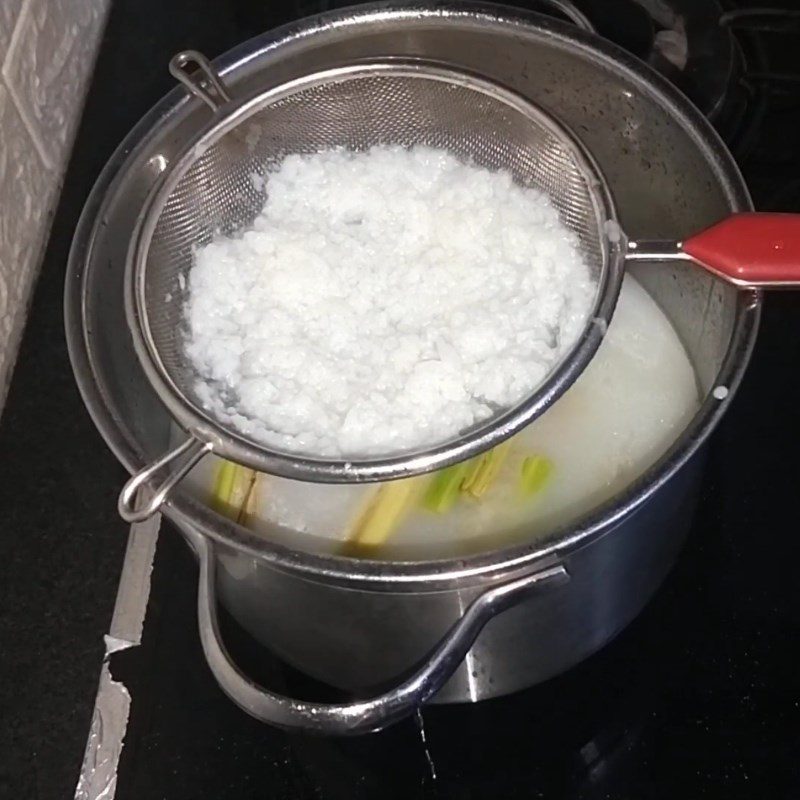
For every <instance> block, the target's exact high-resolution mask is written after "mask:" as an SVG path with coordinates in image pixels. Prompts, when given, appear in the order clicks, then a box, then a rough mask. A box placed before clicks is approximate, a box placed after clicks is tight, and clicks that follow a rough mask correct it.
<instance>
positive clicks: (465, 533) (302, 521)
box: [191, 276, 699, 559]
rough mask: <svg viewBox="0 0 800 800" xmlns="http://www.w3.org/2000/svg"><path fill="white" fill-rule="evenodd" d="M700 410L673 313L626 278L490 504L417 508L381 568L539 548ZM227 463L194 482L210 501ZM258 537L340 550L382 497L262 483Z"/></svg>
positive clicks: (629, 476)
mask: <svg viewBox="0 0 800 800" xmlns="http://www.w3.org/2000/svg"><path fill="white" fill-rule="evenodd" d="M698 405H699V397H698V391H697V385H696V381H695V375H694V371H693V369H692V366H691V364H690V362H689V359H688V357H687V355H686V352H685V351H684V349H683V346H682V345H681V343H680V341H679V340H678V337H677V335H676V333H675V331H674V330H673V328H672V326H671V325H670V323H669V321H668V320H667V318H666V317H665V315H664V314H663V313H662V312H661V310H660V309H659V308H658V306H657V305H656V303H655V302H654V301H653V299H652V298H651V297H650V296H649V295H648V294H647V292H646V291H645V290H644V289H643V288H642V287H641V286H640V284H639V283H637V281H636V280H635V279H633V278H632V277H630V276H626V278H625V281H624V284H623V288H622V293H621V295H620V298H619V304H618V306H617V310H616V312H615V315H614V318H613V321H612V324H611V325H610V327H609V330H608V333H607V335H606V338H605V340H604V341H603V344H602V345H601V347H600V349H599V350H598V352H597V355H596V356H595V358H594V360H593V361H592V362H591V364H590V365H589V367H588V368H587V369H586V371H585V372H584V373H583V375H581V377H580V378H579V379H578V380H577V381H576V383H575V384H574V386H573V387H572V388H571V389H570V390H569V391H568V392H567V393H566V394H565V395H564V397H562V398H561V399H560V400H559V401H558V402H557V403H556V404H555V405H554V406H553V407H552V408H551V409H550V410H548V411H547V412H546V413H545V414H544V415H543V416H542V417H540V418H539V419H538V420H536V421H535V422H533V423H532V424H531V425H530V426H528V428H526V429H525V430H524V431H522V432H521V433H519V434H517V436H516V437H514V439H513V440H512V445H511V448H510V452H509V455H508V457H507V458H506V460H505V461H504V462H503V466H502V467H501V471H500V474H499V475H498V477H497V479H496V480H495V482H494V483H493V484H492V485H491V487H490V489H489V490H488V491H487V492H486V493H485V495H484V496H483V497H482V498H481V499H480V500H473V499H460V500H459V501H458V502H457V503H456V504H455V505H454V506H453V507H452V508H450V509H449V510H447V511H445V512H443V513H435V512H432V511H429V510H426V509H424V508H422V507H420V506H419V504H415V505H414V508H413V510H412V511H410V512H409V513H408V514H407V515H406V516H405V518H404V519H403V520H402V522H401V523H400V524H399V525H398V526H397V527H396V529H394V530H393V531H392V533H391V535H390V537H389V538H388V539H387V541H386V542H385V543H384V544H382V545H381V546H380V547H379V548H378V549H376V550H374V551H372V552H370V556H372V557H381V558H402V559H407V558H426V557H445V556H452V555H460V554H464V553H469V552H474V551H476V550H480V549H491V548H494V547H498V546H502V545H506V544H509V543H512V542H515V541H529V540H531V539H535V538H536V537H541V536H545V535H547V534H548V533H549V532H552V531H553V530H554V529H555V528H557V527H560V526H562V525H564V524H566V523H569V522H570V521H571V520H574V519H576V518H577V517H579V516H581V515H582V514H584V513H586V512H587V511H589V510H591V509H592V508H594V507H596V506H597V505H599V504H601V503H603V502H604V501H606V500H608V499H610V498H611V497H612V496H613V495H615V494H616V493H618V492H619V491H621V490H622V489H624V488H625V487H626V486H627V485H628V484H630V483H631V482H632V481H633V480H635V479H636V478H637V477H638V476H639V475H640V474H641V473H642V472H643V471H644V470H645V469H647V467H649V466H650V465H651V464H652V463H653V462H655V461H656V460H657V459H658V458H659V457H660V456H661V455H662V454H663V453H664V451H665V450H666V449H667V448H668V447H669V445H670V444H671V443H672V442H673V441H674V440H675V439H676V437H677V436H678V435H679V434H680V432H681V431H682V429H683V428H684V427H685V425H686V424H687V423H688V421H689V420H690V419H691V417H692V416H693V414H694V413H695V411H696V410H697V408H698ZM530 456H542V457H544V458H546V459H547V461H548V462H549V464H550V465H552V468H551V472H550V475H549V478H548V479H547V481H546V483H545V485H544V486H543V487H542V488H541V489H540V490H538V491H536V492H535V493H534V494H533V495H530V496H525V495H524V494H523V493H521V491H520V479H519V476H520V470H521V466H522V462H523V460H524V459H525V458H526V457H530ZM217 465H218V459H215V458H207V459H205V461H204V462H203V464H201V465H200V466H199V467H198V468H197V469H196V470H195V472H194V474H193V476H192V479H191V483H192V485H193V487H194V488H195V490H196V491H202V492H203V493H204V494H205V495H206V496H208V493H209V491H210V489H211V487H212V486H213V481H214V475H215V473H216V470H217ZM256 485H257V495H256V500H257V502H256V507H257V515H256V518H255V519H252V520H251V522H250V524H251V527H253V528H255V529H256V530H259V529H260V530H263V531H264V532H265V533H267V534H268V535H269V536H270V538H273V539H277V540H279V541H282V542H283V543H285V544H288V545H290V546H292V547H294V548H297V549H313V550H320V549H322V550H336V549H339V548H340V547H341V544H342V542H344V541H345V540H346V538H347V536H348V533H349V532H351V531H352V523H353V520H354V518H356V517H357V516H358V514H359V510H360V509H361V508H362V507H363V505H364V503H365V502H366V499H367V496H368V495H367V493H369V492H374V491H376V486H375V485H374V484H372V485H358V486H356V485H353V486H350V485H332V484H328V485H319V484H309V483H303V482H298V481H291V480H287V479H284V478H276V477H273V476H262V477H261V478H260V479H259V481H258V483H257V484H256Z"/></svg>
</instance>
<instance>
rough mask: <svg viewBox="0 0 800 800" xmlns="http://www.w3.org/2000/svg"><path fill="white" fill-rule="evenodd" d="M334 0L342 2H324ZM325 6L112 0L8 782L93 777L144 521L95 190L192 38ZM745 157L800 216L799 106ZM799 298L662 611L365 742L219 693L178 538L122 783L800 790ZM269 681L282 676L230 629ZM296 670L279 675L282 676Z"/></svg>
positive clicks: (36, 367)
mask: <svg viewBox="0 0 800 800" xmlns="http://www.w3.org/2000/svg"><path fill="white" fill-rule="evenodd" d="M325 5H329V6H330V5H333V4H325ZM319 7H320V6H319V3H310V2H309V3H306V4H304V3H303V2H302V0H301V1H300V2H297V3H277V4H267V3H263V2H259V3H256V2H254V1H253V0H228V2H225V3H221V2H218V0H192V1H191V2H190V0H171V2H169V3H165V2H160V3H159V2H156V0H115V2H114V3H113V4H112V12H111V18H110V22H109V26H108V29H107V32H106V35H105V38H104V41H103V45H102V50H101V54H100V58H99V61H98V65H97V71H96V75H95V80H94V83H93V85H92V88H91V91H90V95H89V99H88V101H87V106H86V111H85V115H84V121H83V124H82V127H81V129H80V132H79V134H78V139H77V143H76V147H75V151H74V154H73V158H72V161H71V164H70V168H69V172H68V175H67V178H66V183H65V188H64V192H63V195H62V198H61V202H60V204H59V207H58V210H57V213H56V216H55V223H54V227H53V231H52V235H51V239H50V243H49V246H48V248H47V253H46V256H45V259H44V264H43V267H42V272H41V278H40V280H39V283H38V286H37V289H36V294H35V298H34V302H33V306H32V310H31V315H30V319H29V324H28V327H27V330H26V334H25V338H24V341H23V344H22V349H21V352H20V357H19V362H18V366H17V369H16V371H15V374H14V378H13V382H12V385H11V390H10V393H9V397H8V401H7V405H6V408H5V410H4V413H3V416H2V420H0V453H2V457H1V458H0V500H2V504H3V508H4V514H3V521H2V523H0V797H3V798H5V797H14V798H17V797H19V798H62V797H70V796H71V795H72V793H73V791H74V786H75V781H76V779H77V775H78V770H79V767H80V761H81V757H82V754H83V750H84V746H85V741H86V735H87V731H88V726H89V721H90V717H91V711H92V703H93V699H94V694H95V691H96V687H97V678H98V672H99V668H100V663H101V659H102V655H103V640H102V637H103V634H104V633H106V631H107V630H108V623H109V620H110V616H111V611H112V608H113V603H114V597H115V593H116V583H117V579H118V575H119V569H120V566H121V563H122V557H123V553H124V548H125V536H126V534H127V526H126V525H124V524H123V523H122V522H121V521H120V520H119V518H118V517H117V515H116V509H115V504H116V494H117V491H118V488H119V486H120V484H121V482H122V480H123V477H124V476H123V470H122V468H121V467H120V466H119V465H118V464H117V462H116V461H115V459H114V458H113V456H112V455H111V454H110V452H109V451H108V450H107V448H106V447H105V445H104V444H103V442H102V441H101V439H100V437H99V435H98V434H97V432H96V430H95V428H94V426H93V424H92V423H91V421H90V419H89V417H88V414H87V413H86V411H85V410H84V407H83V404H82V402H81V400H80V398H79V396H78V393H77V390H76V388H75V386H74V383H73V380H72V375H71V370H70V367H69V362H68V359H67V353H66V345H65V342H64V337H63V332H62V317H61V300H62V287H63V279H64V270H65V264H66V258H67V253H68V249H69V245H70V240H71V236H72V232H73V231H74V228H75V225H76V222H77V218H78V215H79V213H80V210H81V206H82V204H83V202H84V200H85V198H86V196H87V194H88V192H89V190H90V188H91V185H92V183H93V182H94V180H95V178H96V176H97V174H98V173H99V171H100V169H101V168H102V165H103V164H104V163H105V161H106V160H107V158H108V157H109V156H110V154H111V152H112V151H113V149H114V148H115V147H116V145H117V144H118V143H119V141H120V140H121V139H122V138H123V136H124V135H125V133H126V132H127V131H128V130H129V129H130V128H131V127H132V125H133V124H134V123H135V122H136V120H137V119H138V118H139V117H140V116H141V115H142V114H143V113H144V112H145V111H146V110H147V109H148V108H149V107H150V106H151V105H152V104H153V103H154V102H155V101H156V100H157V99H158V98H159V97H160V96H161V95H162V94H163V93H164V92H165V91H166V90H167V89H169V88H170V87H171V85H172V80H171V79H170V77H169V75H168V74H167V72H166V69H165V67H164V65H165V64H166V63H167V60H168V59H169V57H170V56H171V55H172V54H173V53H174V52H176V51H177V50H179V49H181V48H184V47H189V46H191V47H195V48H197V49H201V50H203V51H205V52H207V53H208V54H209V55H216V54H218V53H220V52H223V51H224V50H226V49H228V48H229V47H231V46H232V45H234V44H236V43H238V42H240V41H242V40H244V39H246V38H248V37H249V36H251V35H253V34H254V33H257V32H260V31H261V30H264V29H267V28H270V27H273V26H274V25H276V24H279V23H280V22H282V21H284V20H285V19H287V18H289V17H292V16H300V15H302V14H304V13H310V12H311V11H312V10H315V9H318V8H319ZM776 110H777V114H776V115H773V117H774V118H773V119H772V121H771V122H770V123H769V124H768V125H766V127H765V128H764V132H763V135H762V137H761V138H760V139H759V145H758V148H757V151H756V153H755V156H754V157H753V158H751V159H750V160H749V161H748V162H747V163H745V165H744V168H745V172H746V175H747V177H748V180H749V182H750V184H751V186H752V187H753V191H754V194H755V197H756V201H757V204H758V205H759V207H761V208H779V209H784V210H789V209H794V210H798V211H800V197H798V192H797V189H798V186H800V166H799V165H798V163H797V161H798V157H797V153H796V144H795V143H794V142H793V141H792V139H793V137H792V136H787V134H786V131H796V130H797V128H798V122H799V121H800V118H799V117H798V113H799V111H798V106H797V103H796V101H791V102H788V101H787V102H786V103H785V104H782V103H777V104H776ZM798 315H800V295H797V294H794V295H789V294H786V295H780V296H778V295H776V296H773V297H770V298H769V299H768V302H767V303H766V309H765V314H764V325H763V330H762V334H761V336H760V338H759V341H758V345H757V349H756V353H755V356H754V360H753V364H752V367H751V369H750V370H749V372H748V375H747V377H746V380H745V382H744V385H743V387H742V389H741V392H740V394H739V395H738V396H737V398H736V400H735V402H734V403H733V404H732V407H731V410H730V413H729V414H728V416H727V417H726V419H725V421H724V423H723V424H722V426H721V427H720V430H719V431H718V433H717V434H716V436H715V437H714V440H713V445H712V447H711V452H710V459H709V466H708V470H707V473H706V480H705V485H704V489H703V499H702V503H701V508H700V512H699V514H698V517H697V521H696V525H695V530H694V532H693V535H692V536H691V538H690V542H689V545H688V547H687V548H686V551H685V552H684V554H683V556H682V557H681V559H680V562H679V564H678V566H677V567H676V569H675V571H674V572H673V574H672V575H671V576H670V578H669V579H668V582H667V583H666V585H665V586H664V588H663V589H662V590H661V591H660V592H659V593H658V595H657V597H656V598H655V600H654V601H653V602H652V603H651V605H650V606H649V607H648V609H647V610H646V611H645V613H644V614H643V615H642V616H641V617H640V618H639V619H638V620H637V621H636V622H635V623H634V625H632V626H631V627H630V628H629V629H628V630H627V631H626V632H625V633H624V634H623V635H622V636H621V637H620V638H619V639H618V640H617V641H615V642H614V643H613V644H612V645H611V646H609V647H608V648H606V649H605V650H603V651H602V652H601V653H599V654H598V655H596V656H595V657H593V658H592V659H590V660H589V661H587V662H586V663H585V664H583V665H581V666H580V667H578V668H577V669H575V670H573V671H571V672H570V673H568V674H567V675H565V676H562V677H561V678H558V679H556V680H554V681H551V682H549V683H548V684H546V685H545V686H544V687H539V688H534V689H532V690H529V691H528V692H525V693H522V694H520V695H515V696H514V697H512V698H507V699H500V700H496V701H491V702H488V703H485V704H480V705H478V706H472V707H459V708H448V709H443V708H434V709H430V710H428V711H426V712H425V726H426V732H427V737H428V743H429V750H430V752H431V756H432V759H433V761H434V764H435V771H436V778H435V779H434V778H433V776H432V774H431V769H430V765H429V763H428V761H427V758H426V755H425V751H424V749H423V748H422V746H421V742H420V738H419V731H418V730H417V728H416V727H415V725H414V723H413V722H408V723H404V724H402V725H399V726H397V727H396V728H394V729H392V730H390V731H387V732H386V733H383V734H380V735H377V736H373V737H364V738H361V739H357V740H346V741H337V740H320V739H307V738H305V737H299V736H288V735H286V734H283V733H280V732H277V731H274V730H271V729H269V728H266V727H264V726H262V725H259V724H258V723H256V722H254V721H252V720H250V719H249V718H247V717H246V716H245V715H244V714H243V713H242V712H240V711H239V710H238V709H236V708H235V707H234V706H233V705H232V704H230V702H229V701H227V700H226V699H225V698H224V697H223V696H222V694H221V692H220V691H219V690H218V688H217V687H216V685H215V684H214V682H213V679H212V677H211V675H210V673H209V671H208V669H207V667H206V665H205V662H204V661H203V657H202V653H201V651H200V647H199V642H198V639H197V634H196V627H195V626H196V621H195V617H194V609H193V604H194V594H193V593H194V584H195V582H196V576H195V567H194V564H193V562H192V559H191V557H190V556H189V554H188V551H187V550H186V548H185V547H184V545H183V543H182V542H181V541H180V540H179V539H178V537H177V536H176V535H175V534H174V533H173V532H172V531H164V532H162V535H161V537H160V541H159V549H158V555H157V559H156V569H155V573H154V577H153V594H152V602H151V604H150V607H149V609H148V618H147V625H146V629H145V638H144V644H143V646H142V648H141V649H140V651H139V652H138V653H133V652H131V653H129V654H122V655H121V656H120V657H118V658H117V659H116V661H115V674H117V673H118V675H119V676H122V677H124V679H125V682H126V684H127V685H128V686H129V688H130V690H131V692H132V695H133V697H134V705H133V708H132V716H131V728H130V733H129V737H128V744H127V745H126V750H125V751H124V755H123V760H122V762H121V765H120V786H119V789H118V797H120V798H123V800H124V799H126V798H136V800H149V798H162V797H166V798H169V799H170V800H179V799H180V798H199V797H209V798H215V800H221V798H228V797H230V798H247V797H261V796H268V797H271V798H278V799H280V798H306V797H308V798H312V797H314V798H323V799H324V800H329V799H330V798H338V797H343V798H348V799H349V798H372V797H381V798H387V797H388V798H392V797H404V798H408V797H458V798H482V797H509V798H511V797H537V796H539V797H547V798H550V797H565V796H568V797H576V798H579V797H586V798H589V797H591V798H594V797H598V798H600V797H603V798H613V799H615V800H616V799H619V800H622V798H632V799H633V798H635V800H645V798H662V797H664V798H666V797H670V798H671V797H674V796H686V797H701V796H709V797H717V796H724V797H726V798H759V800H760V798H764V797H770V798H776V799H777V800H782V798H786V799H787V800H789V798H795V797H798V796H800V765H799V764H798V761H797V757H796V755H795V752H796V749H797V746H798V744H800V671H799V670H798V669H797V668H796V663H795V661H794V660H793V659H792V654H793V652H794V650H795V649H796V647H795V646H794V643H795V642H796V641H798V640H800V572H799V570H800V567H799V566H798V565H799V564H800V535H799V533H798V524H797V521H796V518H797V513H796V510H795V507H794V504H793V501H794V498H795V495H796V494H797V486H798V483H797V481H798V475H799V474H800V470H798V467H797V456H796V449H797V445H798V442H800V414H798V408H800V370H798V364H800V323H798V320H799V319H800V316H798ZM228 635H229V636H230V637H231V638H232V641H233V642H234V643H237V642H238V647H239V653H240V656H241V658H242V659H243V660H244V661H245V662H249V663H250V666H251V668H252V669H253V670H254V671H256V672H257V671H258V670H263V669H266V673H267V674H265V675H263V676H257V677H262V678H263V679H264V680H265V681H267V680H269V679H272V680H276V679H277V680H283V681H287V682H288V683H289V685H293V682H297V681H298V680H299V679H298V678H297V676H293V675H291V674H286V673H283V672H280V671H278V672H277V673H276V671H275V669H274V667H273V665H272V664H271V663H270V662H269V660H268V659H266V658H265V657H264V654H263V653H261V652H260V651H259V650H258V649H257V648H254V646H253V645H252V644H251V643H249V642H247V641H246V640H245V639H244V638H243V637H242V636H241V635H240V634H239V633H238V632H237V631H236V630H235V629H234V628H233V626H232V625H230V624H229V625H228ZM276 675H277V677H276Z"/></svg>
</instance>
